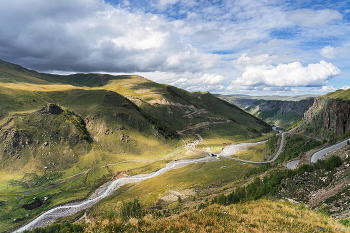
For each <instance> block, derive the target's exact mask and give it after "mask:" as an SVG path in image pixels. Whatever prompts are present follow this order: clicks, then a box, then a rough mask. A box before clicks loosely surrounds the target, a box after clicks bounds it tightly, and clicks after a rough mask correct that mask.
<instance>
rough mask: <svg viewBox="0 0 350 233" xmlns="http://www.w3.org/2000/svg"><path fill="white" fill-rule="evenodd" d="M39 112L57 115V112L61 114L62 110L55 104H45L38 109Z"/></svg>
mask: <svg viewBox="0 0 350 233" xmlns="http://www.w3.org/2000/svg"><path fill="white" fill-rule="evenodd" d="M40 112H41V113H48V114H56V115H58V114H61V113H62V112H63V110H62V108H61V107H60V106H58V105H56V104H47V105H45V106H44V107H43V108H42V109H41V110H40Z"/></svg>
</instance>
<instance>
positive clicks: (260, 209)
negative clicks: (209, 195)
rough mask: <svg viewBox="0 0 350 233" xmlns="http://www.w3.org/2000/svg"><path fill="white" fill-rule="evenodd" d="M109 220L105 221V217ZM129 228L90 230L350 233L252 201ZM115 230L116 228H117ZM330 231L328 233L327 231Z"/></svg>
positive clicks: (116, 222)
mask: <svg viewBox="0 0 350 233" xmlns="http://www.w3.org/2000/svg"><path fill="white" fill-rule="evenodd" d="M102 216H105V217H102ZM144 219H145V220H144V221H138V222H137V221H130V222H129V225H127V226H125V225H124V224H122V222H121V221H120V219H118V218H108V215H107V214H105V215H101V217H100V218H99V220H100V221H99V222H94V223H93V224H89V226H88V229H90V230H92V229H94V230H96V231H98V230H101V229H104V231H106V232H113V231H112V230H114V231H117V230H118V228H119V229H120V230H121V229H123V228H124V230H125V231H128V230H129V231H130V232H183V231H185V232H317V231H331V232H337V231H347V230H348V228H346V227H344V226H343V225H341V224H340V223H338V222H337V221H335V220H334V219H332V218H330V217H328V216H325V215H323V214H321V213H318V212H314V211H311V210H309V209H307V208H305V207H301V206H297V205H295V204H292V203H289V202H281V201H278V202H271V201H266V200H260V201H251V202H248V203H243V204H234V205H229V206H218V205H213V206H209V207H207V208H204V209H202V210H201V211H195V210H188V211H185V212H183V213H181V214H179V215H174V216H171V217H167V218H164V217H161V218H158V219H152V218H151V217H149V216H146V217H145V218H144ZM113 226H114V227H113ZM327 229H328V230H327Z"/></svg>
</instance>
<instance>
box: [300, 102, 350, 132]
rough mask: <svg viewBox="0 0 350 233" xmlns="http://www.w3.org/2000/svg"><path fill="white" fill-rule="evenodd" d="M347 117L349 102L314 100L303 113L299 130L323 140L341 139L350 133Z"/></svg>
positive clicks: (349, 110) (349, 122) (348, 114)
mask: <svg viewBox="0 0 350 233" xmlns="http://www.w3.org/2000/svg"><path fill="white" fill-rule="evenodd" d="M349 117H350V102H348V101H344V100H338V99H336V100H334V99H327V98H320V99H315V100H314V103H313V105H312V107H311V108H310V109H309V110H308V111H307V112H305V114H304V120H303V121H302V123H301V124H300V126H299V130H300V131H305V132H307V133H310V134H312V135H313V136H315V137H320V138H324V139H332V138H341V137H342V136H343V135H344V134H345V133H347V132H348V131H350V118H349Z"/></svg>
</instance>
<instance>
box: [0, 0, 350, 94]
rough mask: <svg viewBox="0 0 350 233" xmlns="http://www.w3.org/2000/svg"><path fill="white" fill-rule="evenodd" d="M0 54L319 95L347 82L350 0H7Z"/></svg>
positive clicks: (218, 89) (69, 68)
mask: <svg viewBox="0 0 350 233" xmlns="http://www.w3.org/2000/svg"><path fill="white" fill-rule="evenodd" d="M0 59H2V60H4V61H8V62H12V63H16V64H19V65H22V66H24V67H27V68H30V69H33V70H36V71H40V72H45V73H58V74H71V73H77V72H83V73H88V72H98V73H110V74H137V75H141V76H143V77H145V78H148V79H150V80H153V81H155V82H158V83H162V84H170V85H174V86H176V87H180V88H183V89H185V90H187V91H210V92H212V93H221V94H227V95H233V94H248V95H301V94H320V95H321V94H325V93H327V92H330V91H335V90H337V89H340V88H343V89H347V88H349V86H350V68H349V64H350V1H348V0H345V1H341V0H227V1H225V0H150V1H142V0H105V1H103V0H74V1H71V0H25V1H23V0H11V1H8V0H0Z"/></svg>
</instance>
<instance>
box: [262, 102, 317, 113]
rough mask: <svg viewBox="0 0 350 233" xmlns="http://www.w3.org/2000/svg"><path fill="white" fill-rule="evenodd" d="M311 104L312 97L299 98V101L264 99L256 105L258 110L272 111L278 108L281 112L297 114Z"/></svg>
mask: <svg viewBox="0 0 350 233" xmlns="http://www.w3.org/2000/svg"><path fill="white" fill-rule="evenodd" d="M312 104H313V99H309V100H301V101H281V100H266V101H262V102H260V103H259V104H258V105H257V107H258V108H259V111H261V112H264V111H273V110H278V111H280V112H281V113H282V114H284V113H295V114H297V115H303V114H304V113H305V111H306V110H308V109H309V108H310V107H311V106H312Z"/></svg>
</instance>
